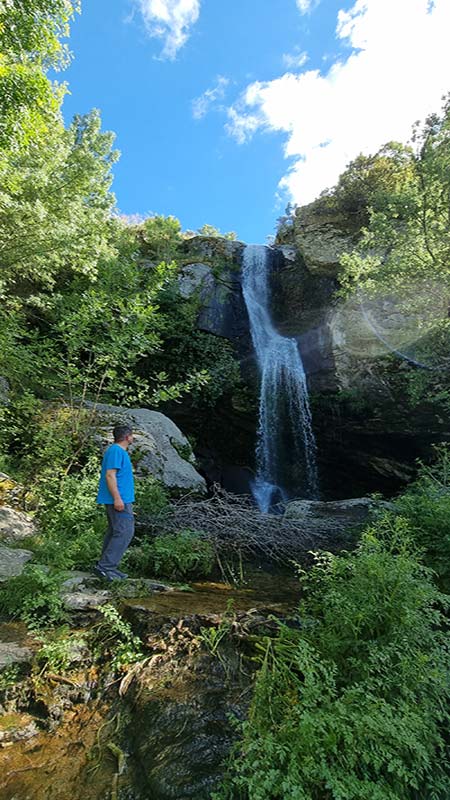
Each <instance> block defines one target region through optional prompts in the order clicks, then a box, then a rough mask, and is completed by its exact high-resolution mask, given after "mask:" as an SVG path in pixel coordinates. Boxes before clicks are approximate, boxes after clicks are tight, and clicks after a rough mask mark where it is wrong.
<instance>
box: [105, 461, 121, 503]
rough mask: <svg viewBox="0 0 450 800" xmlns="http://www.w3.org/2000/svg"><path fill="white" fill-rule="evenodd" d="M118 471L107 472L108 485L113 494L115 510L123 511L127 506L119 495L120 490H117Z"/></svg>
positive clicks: (108, 470)
mask: <svg viewBox="0 0 450 800" xmlns="http://www.w3.org/2000/svg"><path fill="white" fill-rule="evenodd" d="M116 473H117V470H116V469H107V470H106V474H105V477H106V485H107V487H108V489H109V491H110V492H111V494H112V496H113V499H114V508H115V509H116V511H123V510H124V508H125V504H124V502H123V500H122V498H121V496H120V494H119V489H118V488H117V476H116Z"/></svg>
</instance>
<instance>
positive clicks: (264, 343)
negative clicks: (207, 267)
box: [242, 245, 318, 512]
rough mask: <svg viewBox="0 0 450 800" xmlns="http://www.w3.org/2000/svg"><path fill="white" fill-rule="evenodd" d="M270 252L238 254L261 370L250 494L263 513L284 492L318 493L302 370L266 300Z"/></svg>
mask: <svg viewBox="0 0 450 800" xmlns="http://www.w3.org/2000/svg"><path fill="white" fill-rule="evenodd" d="M270 256H271V251H270V249H269V248H268V247H265V246H263V245H248V246H247V247H246V248H245V251H244V258H243V270H242V276H243V294H244V299H245V303H246V306H247V311H248V315H249V319H250V331H251V336H252V341H253V346H254V348H255V352H256V357H257V360H258V366H259V370H260V374H261V391H260V401H259V428H258V440H257V446H256V478H255V481H254V484H253V486H252V491H253V496H254V498H255V500H256V502H257V504H258V508H259V509H260V511H263V512H268V511H269V510H270V508H271V507H272V506H273V505H274V504H276V503H277V502H280V501H283V500H287V499H288V496H289V494H295V495H297V496H299V495H300V496H303V497H308V498H314V497H317V495H318V483H317V467H316V444H315V440H314V434H313V431H312V425H311V412H310V408H309V401H308V389H307V385H306V377H305V371H304V369H303V364H302V359H301V357H300V353H299V350H298V347H297V342H296V341H295V339H289V338H287V337H285V336H281V335H280V334H279V333H277V331H276V330H275V327H274V325H273V323H272V320H271V317H270V312H269V303H270V289H269V268H270V264H271V258H270Z"/></svg>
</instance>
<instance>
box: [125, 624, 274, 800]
mask: <svg viewBox="0 0 450 800" xmlns="http://www.w3.org/2000/svg"><path fill="white" fill-rule="evenodd" d="M134 614H135V615H136V611H135V612H134ZM178 616H179V615H178ZM135 618H136V616H135ZM221 624H223V616H219V615H217V614H209V615H208V614H201V615H191V616H188V617H184V618H178V620H177V619H176V615H175V616H174V617H173V618H172V619H171V620H170V621H167V622H166V623H165V624H161V619H159V622H158V620H157V619H156V618H155V616H154V615H151V614H150V615H148V616H147V617H146V615H145V612H144V610H141V611H140V626H141V631H142V630H145V627H146V626H147V630H148V631H149V632H148V634H147V637H146V639H145V641H146V645H147V647H150V648H151V652H152V653H153V655H152V657H151V658H150V660H149V661H148V663H147V664H146V665H144V666H143V668H142V670H141V671H140V672H139V674H138V675H137V676H136V679H135V681H134V682H133V684H132V687H131V689H130V691H129V693H128V694H127V695H126V697H127V700H128V702H129V703H130V704H131V708H132V709H133V711H132V714H133V717H132V724H131V726H130V729H129V730H127V731H125V740H126V741H127V742H128V744H129V748H130V751H131V753H132V754H133V756H132V763H131V768H132V770H133V774H134V776H135V778H134V780H133V783H134V785H135V787H136V788H137V789H139V790H140V791H141V792H142V797H152V798H153V800H188V799H190V798H192V799H193V800H209V798H210V797H211V792H212V791H214V790H215V789H217V788H218V786H219V784H220V782H221V780H222V776H223V772H224V764H225V762H226V759H227V757H228V754H229V751H230V747H231V745H232V743H233V741H234V740H235V738H236V731H235V729H234V727H233V725H232V724H231V723H230V715H231V716H233V717H235V718H236V719H239V720H242V719H244V718H245V716H246V713H247V710H248V703H249V701H250V697H251V691H250V688H251V684H252V678H251V673H252V671H253V670H254V668H255V666H254V663H253V662H251V661H250V660H249V659H246V660H245V662H244V661H243V657H244V654H245V647H246V645H245V634H246V633H248V632H250V631H251V632H254V633H256V634H262V633H263V632H267V629H265V628H264V625H266V624H268V625H269V627H270V625H271V624H273V623H270V622H269V623H268V622H267V618H265V617H264V616H263V614H262V613H261V615H260V614H258V613H257V612H256V611H253V612H251V611H250V612H248V613H247V614H244V613H242V614H236V616H235V619H234V622H233V623H232V625H231V630H230V634H229V636H230V638H229V639H227V638H224V639H223V640H222V644H221V647H220V649H219V650H218V654H216V655H212V654H211V653H209V652H208V649H207V647H206V646H205V643H204V641H203V640H202V631H205V630H206V631H207V632H208V631H209V632H213V631H214V630H215V631H217V630H220V625H221ZM233 625H234V626H235V627H234V628H233ZM234 632H235V634H236V635H234ZM248 652H250V650H249V651H248ZM140 796H141V795H140Z"/></svg>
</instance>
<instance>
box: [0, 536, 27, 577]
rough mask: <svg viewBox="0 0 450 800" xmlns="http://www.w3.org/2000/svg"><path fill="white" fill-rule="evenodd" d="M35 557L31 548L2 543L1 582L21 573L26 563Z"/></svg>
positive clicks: (0, 553)
mask: <svg viewBox="0 0 450 800" xmlns="http://www.w3.org/2000/svg"><path fill="white" fill-rule="evenodd" d="M32 557H33V553H31V552H30V551H29V550H22V549H20V548H18V547H16V548H14V549H13V548H12V547H6V546H5V545H3V544H0V582H1V581H7V580H8V579H9V578H14V577H16V575H21V573H22V572H23V569H24V567H25V564H26V563H27V562H28V561H30V559H31V558H32Z"/></svg>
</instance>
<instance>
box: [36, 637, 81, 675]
mask: <svg viewBox="0 0 450 800" xmlns="http://www.w3.org/2000/svg"><path fill="white" fill-rule="evenodd" d="M38 638H39V640H40V642H41V646H40V648H39V650H38V651H37V653H36V655H35V657H34V662H35V671H36V672H38V673H39V675H44V674H45V673H47V672H53V673H57V674H58V675H61V674H63V673H64V672H67V670H68V669H69V667H70V664H71V662H72V661H73V655H74V651H76V650H77V649H79V648H80V647H83V646H84V644H85V640H84V638H83V637H82V636H81V635H80V634H70V632H69V629H68V628H67V627H66V626H64V627H62V628H59V629H58V630H57V631H52V632H51V633H50V634H49V633H40V635H39V637H38Z"/></svg>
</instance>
